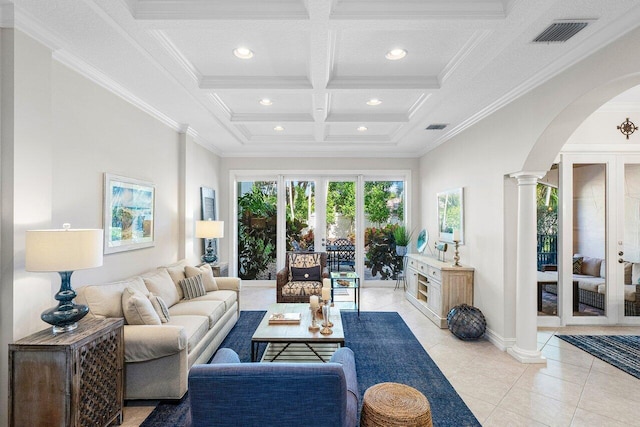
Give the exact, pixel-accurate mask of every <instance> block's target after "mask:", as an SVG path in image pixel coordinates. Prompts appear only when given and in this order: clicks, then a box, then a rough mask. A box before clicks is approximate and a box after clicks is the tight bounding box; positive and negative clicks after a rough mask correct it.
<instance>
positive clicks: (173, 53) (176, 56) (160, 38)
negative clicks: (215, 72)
mask: <svg viewBox="0 0 640 427" xmlns="http://www.w3.org/2000/svg"><path fill="white" fill-rule="evenodd" d="M149 35H150V36H151V37H153V38H154V39H156V41H157V42H158V44H159V45H160V47H162V48H163V49H164V50H165V51H166V52H167V53H168V54H169V56H170V57H171V58H172V59H173V60H174V61H175V62H176V63H177V64H178V65H180V67H182V69H183V70H184V72H185V73H186V74H187V75H188V76H189V77H190V78H191V80H193V82H194V83H196V84H198V83H199V82H200V79H202V74H201V73H200V71H198V70H197V69H196V67H195V66H194V65H193V64H192V63H191V61H189V60H188V59H187V58H186V57H185V56H184V55H183V54H182V52H180V50H179V49H178V48H177V47H176V45H175V44H173V42H172V41H171V40H170V39H169V37H168V36H167V35H166V34H165V33H164V31H161V30H149Z"/></svg>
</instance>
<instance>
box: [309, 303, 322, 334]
mask: <svg viewBox="0 0 640 427" xmlns="http://www.w3.org/2000/svg"><path fill="white" fill-rule="evenodd" d="M309 309H310V310H311V325H309V332H318V331H319V330H320V326H318V323H316V311H317V309H316V308H313V307H309Z"/></svg>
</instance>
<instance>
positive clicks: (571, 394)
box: [515, 368, 582, 407]
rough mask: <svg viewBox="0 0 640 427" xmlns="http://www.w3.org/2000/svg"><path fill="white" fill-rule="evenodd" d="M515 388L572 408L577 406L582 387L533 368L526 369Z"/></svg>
mask: <svg viewBox="0 0 640 427" xmlns="http://www.w3.org/2000/svg"><path fill="white" fill-rule="evenodd" d="M515 386H516V387H518V388H520V389H524V390H528V391H532V392H535V393H538V394H541V395H543V396H547V397H551V398H553V399H556V400H559V401H561V402H564V403H567V404H569V405H572V406H574V407H575V406H578V402H579V401H580V394H581V393H582V385H580V384H575V383H572V382H568V381H565V380H562V379H560V378H556V377H552V376H549V375H546V374H545V373H544V372H542V370H536V369H534V368H532V369H527V371H526V372H525V373H524V374H523V375H522V376H521V377H520V379H518V381H517V382H516V384H515Z"/></svg>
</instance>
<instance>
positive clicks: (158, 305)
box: [149, 292, 171, 323]
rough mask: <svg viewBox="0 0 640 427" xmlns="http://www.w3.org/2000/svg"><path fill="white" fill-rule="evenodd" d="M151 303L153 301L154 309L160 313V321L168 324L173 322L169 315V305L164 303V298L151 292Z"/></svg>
mask: <svg viewBox="0 0 640 427" xmlns="http://www.w3.org/2000/svg"><path fill="white" fill-rule="evenodd" d="M149 301H151V305H152V306H153V309H154V310H155V311H156V313H158V317H160V321H161V322H162V323H167V322H168V321H169V320H171V316H170V315H169V307H167V303H166V302H164V300H163V299H162V298H160V297H159V296H157V295H153V294H152V293H151V292H149Z"/></svg>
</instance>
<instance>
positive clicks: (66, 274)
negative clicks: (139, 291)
mask: <svg viewBox="0 0 640 427" xmlns="http://www.w3.org/2000/svg"><path fill="white" fill-rule="evenodd" d="M62 227H63V229H61V230H28V231H27V235H26V246H25V258H26V259H25V269H26V270H27V271H43V272H44V271H53V272H58V273H59V274H60V278H61V283H60V290H59V291H58V293H57V294H56V296H55V299H56V300H58V301H59V303H58V306H57V307H53V308H50V309H49V310H46V311H44V312H43V313H42V315H41V316H40V318H41V319H42V320H44V321H45V322H47V323H48V324H50V325H53V333H54V334H57V333H60V332H69V331H72V330H74V329H76V328H77V327H78V321H79V320H80V319H82V318H83V317H84V316H85V315H86V314H87V313H88V312H89V307H87V306H86V305H81V304H74V302H73V299H74V298H75V297H76V293H75V291H74V290H73V289H72V288H71V274H72V273H73V272H74V271H75V270H83V269H86V268H94V267H100V266H101V265H102V250H103V245H102V242H103V240H102V239H103V231H102V230H100V229H84V230H83V229H77V230H72V229H71V225H69V224H64V225H63V226H62Z"/></svg>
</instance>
